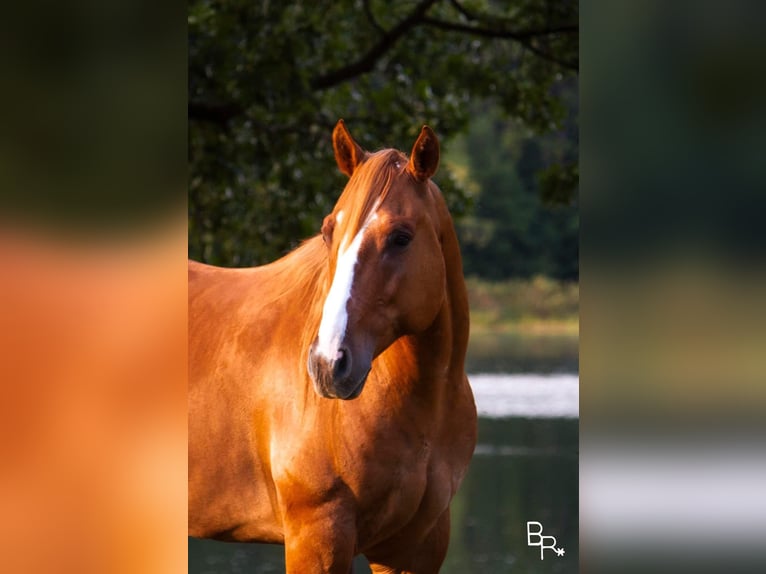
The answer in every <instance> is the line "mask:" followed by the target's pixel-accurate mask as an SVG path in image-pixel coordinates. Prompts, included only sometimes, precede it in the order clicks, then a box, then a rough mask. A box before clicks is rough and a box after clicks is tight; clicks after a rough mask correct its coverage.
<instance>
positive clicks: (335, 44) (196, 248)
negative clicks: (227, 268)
mask: <svg viewBox="0 0 766 574" xmlns="http://www.w3.org/2000/svg"><path fill="white" fill-rule="evenodd" d="M577 11H578V5H577V2H574V1H572V2H570V1H564V2H561V1H557V0H514V1H512V2H495V1H492V0H419V1H405V0H400V1H392V2H389V1H383V0H345V1H333V2H322V1H320V2H303V1H300V0H291V1H280V2H268V1H266V2H246V1H244V0H231V1H227V2H219V1H212V0H193V1H192V2H191V3H190V6H189V17H188V21H189V162H190V177H189V248H190V255H191V256H192V257H195V258H197V259H200V260H203V261H207V262H211V263H217V264H225V265H234V266H242V265H253V264H260V263H264V262H266V261H270V260H273V259H275V258H276V257H278V256H280V255H282V254H284V253H285V252H286V251H287V250H289V249H290V248H292V247H294V246H295V245H296V244H297V243H298V242H299V241H300V240H301V239H304V238H306V237H308V236H311V235H313V234H315V233H316V232H317V231H318V229H319V226H320V222H321V219H322V217H323V216H324V215H325V214H326V213H327V212H328V211H329V210H330V209H331V208H332V205H333V204H334V202H335V200H336V199H337V197H338V195H339V194H340V191H341V190H342V188H343V186H344V184H345V178H344V176H342V175H341V174H340V173H339V172H338V170H337V169H336V167H335V162H334V160H333V159H332V145H331V140H330V134H331V131H332V127H333V126H334V124H335V122H336V121H337V120H338V118H341V117H342V118H344V119H345V121H346V124H347V126H348V127H349V129H350V130H351V132H352V133H353V134H354V137H355V138H356V139H357V140H358V141H359V142H360V143H361V144H362V145H363V146H364V147H366V148H367V149H370V150H374V149H378V148H380V147H389V146H390V147H397V148H399V149H402V150H404V151H408V150H409V149H410V147H411V146H412V143H413V142H414V139H415V137H416V136H417V133H418V132H419V130H420V127H421V126H422V125H423V124H424V123H427V124H429V125H430V126H431V127H432V128H433V129H434V130H435V131H436V133H437V134H438V135H439V137H440V138H441V139H442V143H443V147H444V146H447V145H448V142H449V141H450V140H451V139H454V137H455V136H456V135H458V134H460V133H463V132H465V131H466V129H467V127H468V126H469V123H470V121H471V120H472V114H473V113H474V112H475V111H476V106H475V105H474V104H475V103H476V102H479V101H485V102H491V103H492V104H493V105H495V106H496V107H497V109H498V110H500V113H501V114H502V115H503V117H507V118H513V119H514V120H515V121H516V122H517V123H518V125H522V126H524V127H525V129H527V130H529V131H531V132H534V133H549V132H552V131H556V130H561V129H562V122H563V121H564V119H565V118H566V116H567V113H566V112H567V103H566V101H565V96H564V92H563V90H562V89H561V86H564V85H566V82H568V81H570V80H571V78H572V77H573V76H575V75H576V73H577V67H578V12H577ZM570 83H571V82H570ZM575 163H576V160H575V162H574V163H573V162H572V161H571V158H567V157H565V154H560V157H554V158H552V159H550V161H548V162H547V164H546V165H547V166H548V167H549V169H548V171H547V172H546V173H547V178H548V184H547V185H546V187H545V189H551V190H556V192H555V193H554V194H552V197H557V198H558V199H559V201H564V202H568V201H569V200H570V199H571V198H572V196H573V193H574V188H575V186H576V180H575V179H574V178H573V177H572V173H573V171H572V170H573V166H574V164H575ZM436 181H437V183H438V184H439V186H440V187H441V189H442V191H443V192H444V194H445V197H446V198H447V201H448V203H449V204H450V207H451V209H452V210H453V213H455V214H458V215H460V214H462V213H465V211H466V208H467V205H468V195H469V194H468V193H467V191H466V189H465V186H464V185H461V183H460V181H459V180H458V179H456V178H455V177H454V174H453V173H451V172H450V170H449V169H448V167H447V166H446V165H445V164H442V167H441V168H440V170H439V173H438V174H437V176H436ZM562 198H563V199H562Z"/></svg>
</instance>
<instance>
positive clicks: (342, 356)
mask: <svg viewBox="0 0 766 574" xmlns="http://www.w3.org/2000/svg"><path fill="white" fill-rule="evenodd" d="M350 370H351V355H350V354H349V352H348V349H346V348H345V347H341V348H340V349H338V354H337V355H336V356H335V362H334V363H333V366H332V374H333V378H335V379H342V378H344V377H345V376H346V375H347V374H348V372H349V371H350Z"/></svg>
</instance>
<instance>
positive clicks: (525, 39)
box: [422, 17, 579, 71]
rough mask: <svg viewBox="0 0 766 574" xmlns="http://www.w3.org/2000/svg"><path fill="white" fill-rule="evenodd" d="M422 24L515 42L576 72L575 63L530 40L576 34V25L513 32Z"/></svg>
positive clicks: (432, 21)
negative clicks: (538, 46) (558, 56)
mask: <svg viewBox="0 0 766 574" xmlns="http://www.w3.org/2000/svg"><path fill="white" fill-rule="evenodd" d="M422 22H423V24H426V25H428V26H433V27H434V28H439V29H441V30H447V31H449V32H460V33H461V34H473V35H475V36H483V37H485V38H505V39H509V40H515V41H516V42H518V43H519V44H521V45H522V46H524V47H525V48H526V49H528V50H529V51H530V52H532V53H533V54H535V55H537V56H539V57H540V58H543V59H544V60H548V61H549V62H553V63H554V64H558V65H559V66H561V67H562V68H566V69H568V70H573V71H577V70H578V68H579V66H578V63H577V62H567V61H565V60H561V59H560V58H557V57H555V56H553V55H551V54H549V53H548V52H545V51H543V50H541V49H539V48H537V47H536V46H535V45H534V44H533V43H532V42H531V40H532V39H533V38H538V37H541V36H551V35H553V34H572V33H574V34H577V33H578V31H579V28H578V26H577V25H576V24H564V25H561V26H553V27H550V28H540V29H537V30H523V31H520V32H514V31H513V30H503V29H496V28H481V27H479V26H469V25H466V24H459V23H457V22H447V21H445V20H438V19H436V18H428V17H425V18H423V20H422Z"/></svg>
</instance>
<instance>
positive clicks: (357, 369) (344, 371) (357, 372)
mask: <svg viewBox="0 0 766 574" xmlns="http://www.w3.org/2000/svg"><path fill="white" fill-rule="evenodd" d="M308 371H309V376H310V377H311V380H312V381H313V382H314V389H315V390H316V392H317V394H318V395H319V396H320V397H324V398H326V399H344V400H349V399H355V398H356V397H358V396H359V394H360V393H361V392H362V388H364V383H365V382H366V381H367V375H368V374H369V373H370V361H366V365H365V360H364V359H361V360H360V357H357V360H356V361H355V360H354V356H353V354H352V352H351V351H350V350H349V348H348V347H340V348H339V349H338V351H337V353H336V355H335V357H333V358H331V359H328V358H327V357H324V356H323V355H321V354H319V353H317V352H316V343H315V344H313V345H311V348H310V349H309V357H308Z"/></svg>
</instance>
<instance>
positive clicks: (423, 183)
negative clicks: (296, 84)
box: [189, 120, 476, 574]
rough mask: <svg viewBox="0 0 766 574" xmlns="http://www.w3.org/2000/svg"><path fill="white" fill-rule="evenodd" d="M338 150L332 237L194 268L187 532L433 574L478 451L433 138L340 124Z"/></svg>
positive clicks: (314, 567)
mask: <svg viewBox="0 0 766 574" xmlns="http://www.w3.org/2000/svg"><path fill="white" fill-rule="evenodd" d="M333 147H334V149H335V158H336V160H337V162H338V166H339V167H340V170H341V171H342V172H343V173H345V174H346V175H348V176H349V177H350V179H349V181H348V184H347V185H346V188H345V190H344V191H343V193H342V195H341V196H340V199H339V200H338V202H337V204H336V206H335V208H334V209H333V211H332V213H331V214H330V215H328V216H327V217H326V218H325V220H324V224H323V226H322V233H321V235H318V236H316V237H314V238H313V239H310V240H308V241H306V242H305V243H304V244H303V245H302V246H301V247H299V248H298V249H296V250H295V251H293V252H292V253H290V254H289V255H287V256H285V257H283V258H282V259H279V260H278V261H276V262H274V263H271V264H269V265H265V266H262V267H255V268H251V269H221V268H217V267H211V266H207V265H202V264H200V263H196V262H190V263H189V360H190V363H189V377H190V380H189V534H190V535H191V536H195V537H204V538H216V539H220V540H231V541H254V542H255V541H257V542H271V543H280V544H284V545H285V560H286V566H287V572H288V573H298V572H300V573H305V572H333V573H339V574H347V573H348V572H349V571H350V570H351V565H352V560H353V557H354V556H355V555H357V554H360V553H361V554H364V555H365V556H366V557H367V558H368V560H369V561H370V565H371V567H372V570H373V572H438V571H439V568H440V566H441V564H442V562H443V560H444V557H445V555H446V552H447V544H448V541H449V523H450V519H449V505H450V501H451V499H452V497H453V496H454V495H455V491H456V490H457V488H458V486H459V485H460V482H461V480H462V479H463V476H464V474H465V472H466V469H467V468H468V463H469V461H470V459H471V455H472V453H473V449H474V446H475V444H476V407H475V405H474V400H473V394H472V392H471V388H470V386H469V384H468V380H467V378H466V375H465V371H464V360H465V352H466V344H467V341H468V303H467V297H466V290H465V283H464V280H463V275H462V263H461V259H460V251H459V248H458V242H457V238H456V235H455V229H454V227H453V224H452V219H451V217H450V214H449V212H448V211H447V206H446V204H445V202H444V199H443V198H442V195H441V192H440V191H439V189H438V188H437V186H436V185H435V184H434V183H433V182H432V181H431V179H430V178H431V176H432V175H433V174H434V172H435V171H436V169H437V166H438V163H439V142H438V140H437V138H436V135H435V134H434V132H433V131H432V130H431V129H430V128H429V127H427V126H424V127H423V129H422V131H421V133H420V136H419V137H418V139H417V141H416V142H415V145H414V147H413V149H412V153H411V155H410V157H409V158H407V156H405V155H404V154H402V153H401V152H399V151H396V150H394V149H384V150H382V151H378V152H375V153H368V152H366V151H364V150H363V149H362V148H361V147H360V146H359V144H357V143H356V142H355V141H354V139H353V138H352V137H351V135H350V134H349V133H348V131H347V130H346V127H345V125H344V124H343V121H342V120H341V121H339V122H338V124H337V126H336V127H335V130H334V132H333ZM351 399H353V400H351Z"/></svg>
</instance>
